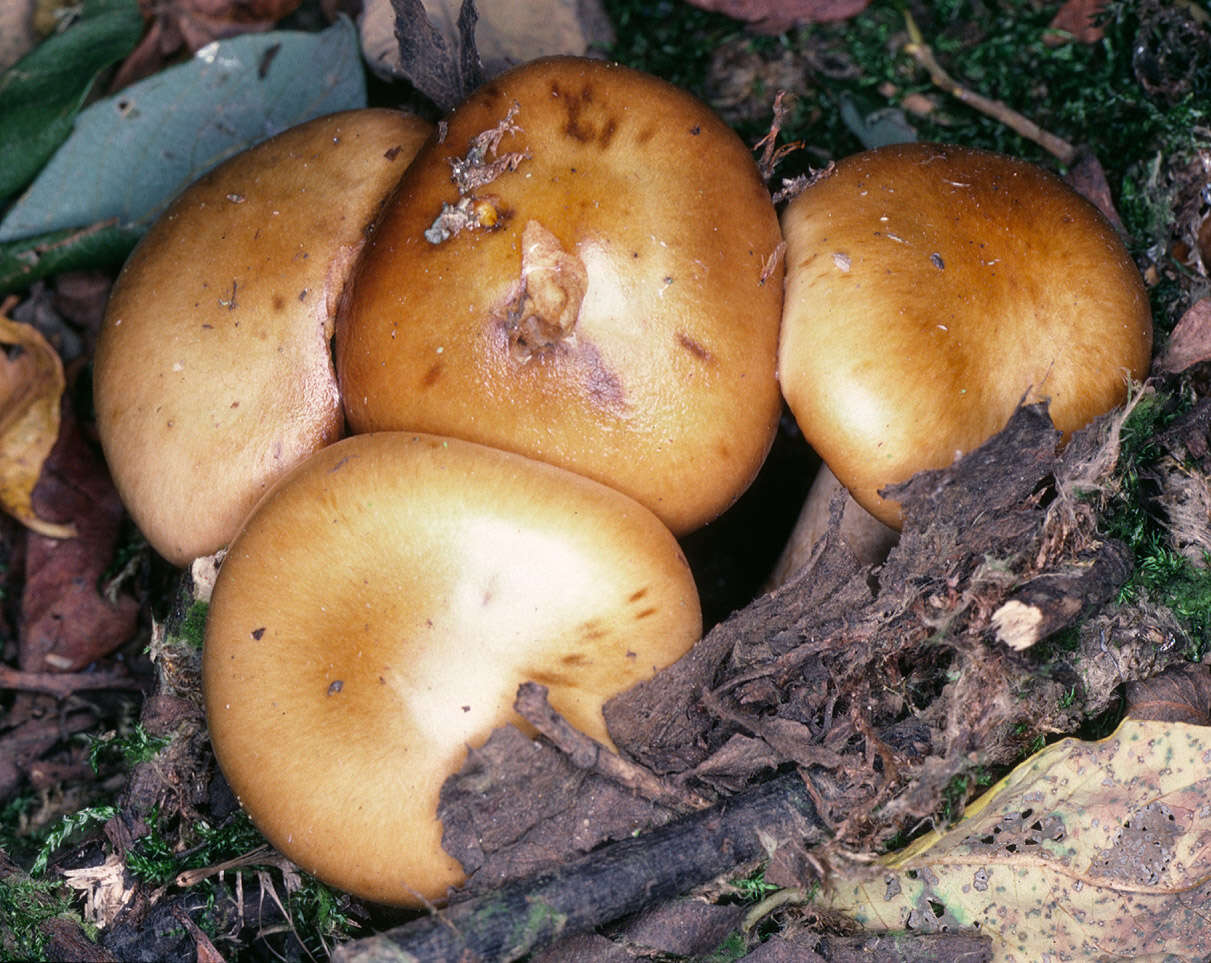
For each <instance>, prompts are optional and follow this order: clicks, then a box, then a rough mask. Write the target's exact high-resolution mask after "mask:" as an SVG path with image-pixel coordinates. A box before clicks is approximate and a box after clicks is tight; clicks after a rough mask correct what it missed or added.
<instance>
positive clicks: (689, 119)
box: [336, 57, 782, 533]
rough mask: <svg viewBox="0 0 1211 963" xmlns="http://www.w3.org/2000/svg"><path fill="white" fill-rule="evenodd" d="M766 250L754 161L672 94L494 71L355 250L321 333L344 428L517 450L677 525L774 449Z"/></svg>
mask: <svg viewBox="0 0 1211 963" xmlns="http://www.w3.org/2000/svg"><path fill="white" fill-rule="evenodd" d="M780 242H781V235H780V233H779V229H778V223H777V217H776V214H775V213H774V209H773V206H772V204H771V202H770V198H769V195H768V193H767V192H766V190H765V187H764V185H763V184H762V182H761V178H760V177H759V175H758V172H757V169H756V165H755V164H754V162H753V159H752V156H751V155H750V153H749V152H748V150H747V149H746V148H745V147H744V145H743V144H742V143H741V141H740V140H739V139H738V138H737V137H736V135H735V134H734V133H733V132H732V131H731V130H729V129H728V128H727V127H726V126H725V125H724V124H723V123H722V122H721V121H720V120H719V119H718V118H717V117H716V116H715V115H714V114H713V113H712V112H711V111H710V110H709V108H707V107H706V106H705V105H703V104H702V103H701V102H699V101H698V100H696V99H695V98H693V97H692V96H691V95H689V94H687V93H685V92H684V91H680V90H678V89H676V88H674V87H672V86H670V85H669V84H667V83H665V82H663V81H661V80H658V79H656V78H654V77H651V76H648V75H646V74H643V73H640V72H638V71H634V70H630V69H627V68H625V67H620V66H617V65H613V64H608V63H604V62H601V61H594V60H581V59H576V58H568V57H563V58H551V59H546V60H540V61H535V62H533V63H531V64H527V65H525V66H523V67H520V68H518V69H516V70H514V71H510V72H509V73H506V74H504V75H502V76H500V77H498V78H496V79H495V80H493V81H491V82H490V83H489V84H487V85H486V86H484V87H483V88H481V89H480V90H479V91H477V92H476V93H475V94H473V95H472V96H471V97H470V99H469V100H467V101H466V102H465V103H464V104H463V105H461V106H460V107H458V108H457V109H456V110H455V111H454V112H453V113H452V114H451V116H450V117H449V118H448V127H447V128H446V131H445V134H444V137H441V138H439V139H438V140H437V141H435V142H432V143H431V144H430V145H428V146H427V147H426V148H425V150H424V151H422V152H421V154H420V155H419V156H418V157H417V159H416V162H415V163H414V164H413V165H412V167H411V168H410V169H409V172H408V174H407V175H406V177H405V178H404V180H403V181H402V182H401V183H400V188H399V191H398V192H397V193H396V195H395V197H394V198H393V200H392V202H391V203H390V205H389V206H388V207H387V208H386V209H385V210H384V213H383V217H382V219H381V220H380V222H379V223H378V224H377V225H376V228H375V231H374V234H373V236H372V238H371V241H370V243H369V244H368V245H367V247H366V250H365V252H364V253H363V256H362V258H361V260H360V263H359V265H358V268H357V271H356V281H355V284H354V286H353V288H352V296H351V298H350V299H349V301H348V302H347V304H346V305H344V308H343V310H342V313H341V315H340V317H339V318H338V320H337V331H336V363H337V370H338V373H339V376H340V381H341V390H342V392H343V395H344V399H345V410H346V414H347V416H348V419H349V424H350V427H351V428H352V430H354V431H378V430H383V429H407V430H420V431H429V432H433V433H435V434H442V435H449V436H454V437H460V438H466V439H468V440H471V441H478V442H481V443H484V444H489V445H492V446H494V447H498V448H504V449H507V450H510V451H517V452H520V453H523V454H526V455H529V456H531V457H534V458H538V459H540V460H543V461H547V462H550V463H552V464H557V465H560V466H562V467H564V468H569V469H571V470H573V471H576V472H579V473H580V474H584V475H587V476H589V477H591V478H595V479H597V480H598V481H602V482H604V483H606V484H608V485H611V486H612V487H616V488H618V489H620V490H621V491H624V492H626V493H628V494H630V495H631V496H632V497H634V498H636V499H638V500H639V501H640V502H642V503H643V504H645V505H647V506H648V507H649V508H651V509H652V510H653V511H655V512H656V514H657V515H659V516H660V517H661V518H662V519H663V520H664V521H665V522H666V523H667V524H668V525H669V526H670V527H671V528H673V530H674V531H676V532H679V533H680V532H685V531H688V530H690V529H693V528H696V527H697V526H699V525H701V524H703V523H704V522H706V521H708V520H710V519H711V518H713V517H714V516H715V515H717V514H719V513H720V512H721V511H722V510H723V509H725V508H726V507H727V506H728V505H729V504H730V503H731V502H732V501H733V500H734V499H735V498H736V497H737V496H738V495H739V494H740V493H741V492H742V491H743V490H744V488H745V487H747V485H748V484H749V483H750V482H751V481H752V479H753V477H754V476H755V474H756V472H757V470H758V468H759V467H760V465H761V462H762V460H763V459H764V457H765V455H766V453H767V451H768V449H769V446H770V444H771V442H772V439H773V433H774V429H775V427H776V423H777V416H778V412H779V409H780V399H779V396H778V391H777V381H776V379H775V377H774V369H775V361H776V354H777V338H778V325H779V323H780V320H781V305H782V290H781V288H782V285H781V277H782V273H781V267H782V266H781V262H780V260H779V259H778V258H777V256H776V255H777V252H778V248H779V245H780Z"/></svg>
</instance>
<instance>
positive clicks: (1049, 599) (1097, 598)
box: [992, 540, 1131, 651]
mask: <svg viewBox="0 0 1211 963" xmlns="http://www.w3.org/2000/svg"><path fill="white" fill-rule="evenodd" d="M1130 574H1131V551H1130V549H1128V548H1127V546H1126V545H1124V544H1123V543H1122V542H1119V541H1114V540H1110V541H1106V542H1103V543H1102V544H1100V545H1099V546H1097V548H1096V549H1094V550H1093V551H1092V552H1091V553H1089V555H1088V557H1086V558H1079V559H1076V560H1074V561H1073V562H1071V563H1069V564H1067V565H1065V566H1063V567H1062V568H1060V569H1058V570H1056V571H1052V572H1045V573H1044V574H1042V575H1040V576H1038V577H1037V578H1034V579H1031V580H1030V581H1029V582H1027V583H1026V584H1025V585H1023V586H1022V587H1021V588H1019V589H1017V590H1016V591H1015V592H1014V593H1013V596H1012V597H1011V598H1010V599H1009V600H1008V601H1006V602H1004V603H1003V604H1002V605H1001V607H1000V608H998V609H997V610H996V611H995V612H993V614H992V624H993V626H994V627H995V629H996V636H997V638H998V639H1000V640H1001V641H1002V642H1004V643H1005V644H1006V645H1008V646H1009V647H1010V648H1013V649H1017V650H1018V651H1022V650H1023V649H1028V648H1030V647H1031V646H1032V645H1034V644H1036V643H1038V642H1041V641H1042V640H1043V639H1045V638H1047V637H1048V636H1049V635H1053V634H1054V633H1055V632H1057V631H1059V630H1060V629H1062V628H1064V627H1065V626H1067V625H1071V624H1072V622H1073V621H1074V620H1075V619H1076V618H1078V617H1079V616H1080V614H1081V613H1082V612H1085V611H1088V610H1090V609H1091V608H1093V607H1095V606H1100V605H1102V604H1104V603H1106V602H1108V601H1110V599H1111V598H1112V597H1113V596H1114V593H1115V592H1117V591H1118V590H1119V588H1120V587H1121V586H1122V585H1123V583H1124V582H1126V581H1127V577H1128V576H1129V575H1130Z"/></svg>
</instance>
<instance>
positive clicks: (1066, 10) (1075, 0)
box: [1043, 0, 1106, 46]
mask: <svg viewBox="0 0 1211 963" xmlns="http://www.w3.org/2000/svg"><path fill="white" fill-rule="evenodd" d="M1105 10H1106V0H1067V2H1065V4H1064V5H1063V6H1062V7H1060V9H1059V10H1058V11H1057V12H1056V15H1055V16H1054V17H1053V18H1052V20H1051V23H1050V24H1049V27H1048V29H1049V32H1048V33H1047V34H1045V35H1044V38H1043V39H1044V41H1045V42H1046V43H1047V44H1048V45H1050V46H1055V45H1057V44H1059V43H1063V42H1065V41H1067V40H1075V41H1076V42H1077V43H1087V44H1089V43H1097V42H1098V41H1099V40H1101V39H1102V37H1103V36H1105V31H1104V30H1103V29H1102V28H1101V27H1100V26H1098V19H1099V17H1100V16H1101V15H1102V14H1103V13H1104V12H1105Z"/></svg>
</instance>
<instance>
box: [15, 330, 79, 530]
mask: <svg viewBox="0 0 1211 963" xmlns="http://www.w3.org/2000/svg"><path fill="white" fill-rule="evenodd" d="M0 345H3V348H4V350H3V358H2V360H0V507H2V508H3V509H4V511H6V512H8V514H10V515H12V516H13V517H14V518H16V519H17V520H18V521H19V522H21V523H22V524H23V525H25V526H27V527H28V528H30V529H32V530H33V531H35V532H38V533H39V534H41V535H45V536H47V537H48V538H70V537H71V536H72V535H74V534H75V528H74V526H72V525H61V524H56V523H54V522H48V521H46V520H45V519H43V518H39V517H38V515H37V513H36V512H35V511H34V508H33V502H32V497H33V491H34V486H35V485H36V484H37V483H38V478H39V476H40V475H41V474H42V465H43V463H44V462H45V461H46V457H47V455H49V454H50V450H51V448H53V447H54V444H55V439H57V438H58V437H59V403H60V399H61V398H62V397H63V389H64V385H65V382H64V378H63V362H62V361H60V360H59V355H58V354H56V353H55V349H54V348H52V347H51V346H50V345H49V344H48V343H47V341H46V339H45V338H44V337H42V335H41V334H40V333H39V332H38V330H37V329H36V328H33V327H30V326H29V325H28V324H20V323H18V322H16V321H12V320H10V319H9V318H8V317H6V316H5V315H2V314H0Z"/></svg>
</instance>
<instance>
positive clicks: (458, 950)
mask: <svg viewBox="0 0 1211 963" xmlns="http://www.w3.org/2000/svg"><path fill="white" fill-rule="evenodd" d="M824 835H825V833H824V830H823V828H822V826H821V824H820V821H819V819H818V818H817V816H816V810H815V807H814V806H813V805H812V803H811V801H810V799H809V798H808V795H807V792H806V790H805V789H804V785H803V780H802V778H800V776H799V775H798V773H797V772H790V773H786V774H784V775H781V776H778V777H776V778H774V779H772V780H770V781H769V782H767V783H763V784H762V785H760V786H757V787H755V788H753V789H750V790H748V791H746V792H744V793H741V794H739V795H736V796H732V797H730V798H728V799H725V800H723V801H722V802H719V803H716V804H715V805H714V806H711V807H710V808H709V809H702V810H699V811H697V812H694V813H690V814H689V815H688V816H683V817H681V818H680V819H678V820H676V821H674V822H671V823H667V824H665V825H664V826H661V827H659V828H658V829H654V830H652V831H651V832H648V833H644V834H642V835H640V836H634V837H631V838H628V839H623V840H619V841H618V842H615V843H610V844H608V845H606V846H603V847H601V848H600V849H597V850H594V851H593V852H591V853H587V854H586V855H584V856H582V857H580V858H579V859H577V860H574V861H573V862H571V863H568V864H567V865H565V866H563V867H561V868H560V869H558V870H556V871H554V872H551V873H546V874H543V875H540V876H535V877H530V878H528V879H523V880H516V881H514V882H511V883H507V884H506V885H504V886H503V887H501V888H500V889H498V890H495V891H494V892H491V893H487V894H485V895H483V896H479V897H475V898H472V899H469V900H467V901H466V902H463V903H456V904H455V905H453V906H450V907H448V908H447V909H445V910H442V911H441V912H439V913H437V914H435V915H432V916H427V917H425V918H424V919H420V920H416V921H415V922H412V923H408V924H406V925H404V926H400V927H397V928H396V929H393V930H388V931H387V932H385V933H380V934H378V935H377V936H372V937H368V938H367V939H364V940H358V941H357V942H354V943H347V944H345V945H344V946H341V947H338V948H337V949H336V950H335V951H334V953H333V957H332V958H333V960H334V961H335V963H375V961H387V960H390V961H392V963H406V961H410V963H419V961H425V963H427V961H437V960H480V959H483V960H503V961H508V960H516V959H518V958H520V957H522V956H524V955H525V954H527V953H530V952H532V951H533V950H536V949H539V948H540V947H543V946H546V945H547V944H549V943H551V942H553V941H554V940H556V939H558V938H560V937H564V936H570V935H572V934H574V933H581V932H584V931H586V930H590V929H592V928H593V927H595V926H600V925H602V924H604V923H608V922H610V921H611V920H616V919H618V918H620V917H622V916H626V915H627V914H629V913H634V912H636V911H638V910H639V909H641V908H643V907H644V906H647V905H649V904H651V903H654V902H658V901H659V900H663V899H671V898H673V897H675V896H678V895H680V894H682V893H684V892H686V891H688V890H690V889H693V888H694V887H695V886H700V885H702V884H703V883H706V882H709V881H710V880H712V879H714V878H715V877H716V876H719V875H720V874H722V873H726V872H729V871H731V870H734V869H735V868H736V867H738V866H741V865H743V864H745V863H749V862H752V861H753V860H755V859H759V858H760V857H762V856H764V855H766V853H767V851H768V850H767V847H768V846H776V845H779V844H780V843H782V842H784V841H787V840H791V839H793V840H796V841H797V842H799V843H800V844H802V845H806V846H812V845H816V844H818V843H820V842H822V841H823V839H824ZM401 845H407V842H406V841H404V842H403V843H401Z"/></svg>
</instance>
